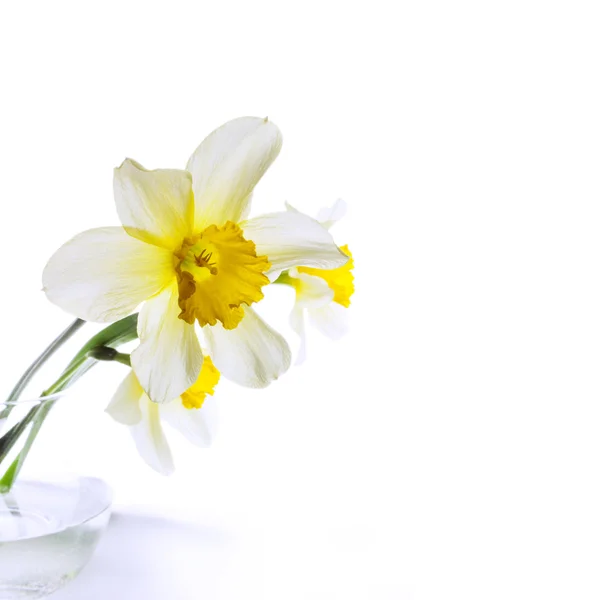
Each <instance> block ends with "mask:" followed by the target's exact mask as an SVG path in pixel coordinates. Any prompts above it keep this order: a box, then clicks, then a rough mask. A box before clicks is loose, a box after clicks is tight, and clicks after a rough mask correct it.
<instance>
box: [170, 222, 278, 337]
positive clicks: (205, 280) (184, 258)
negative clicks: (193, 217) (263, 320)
mask: <svg viewBox="0 0 600 600" xmlns="http://www.w3.org/2000/svg"><path fill="white" fill-rule="evenodd" d="M270 266H271V265H270V263H269V261H268V259H267V257H266V256H257V255H256V246H255V245H254V242H251V241H250V240H247V239H245V238H244V236H243V235H242V230H241V229H240V228H239V227H238V226H237V225H236V224H235V223H232V222H231V221H228V222H227V223H225V225H223V226H222V227H217V226H216V225H211V226H210V227H207V228H206V229H205V230H204V231H202V233H200V234H198V235H195V236H193V237H192V238H189V239H186V240H184V243H183V245H182V246H181V248H180V249H179V250H178V251H177V252H176V253H175V271H176V273H177V283H178V287H179V308H180V309H181V313H180V315H179V318H180V319H183V320H184V321H185V322H186V323H189V324H190V325H192V324H193V323H194V322H195V321H198V323H199V324H200V326H202V327H203V326H204V325H216V323H217V321H220V322H221V323H222V324H223V327H225V329H233V328H234V327H236V326H237V325H238V323H239V322H240V321H241V320H242V317H243V316H244V309H243V307H242V304H246V305H248V306H249V305H250V304H252V303H253V302H258V301H259V300H261V299H262V298H263V293H262V290H261V288H262V286H264V285H266V284H267V283H269V278H268V277H267V276H266V275H265V274H264V273H265V271H267V270H268V269H269V267H270Z"/></svg>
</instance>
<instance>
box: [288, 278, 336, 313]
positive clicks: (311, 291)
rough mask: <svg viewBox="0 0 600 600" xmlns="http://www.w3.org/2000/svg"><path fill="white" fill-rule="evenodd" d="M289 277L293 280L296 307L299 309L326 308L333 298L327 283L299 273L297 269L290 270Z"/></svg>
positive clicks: (321, 279) (332, 292)
mask: <svg viewBox="0 0 600 600" xmlns="http://www.w3.org/2000/svg"><path fill="white" fill-rule="evenodd" d="M290 277H292V279H295V283H294V287H295V289H296V306H298V307H300V308H319V307H320V306H327V305H328V304H329V303H330V302H331V301H332V300H333V297H334V291H333V290H332V289H331V288H330V287H329V286H328V285H327V282H326V281H325V280H324V279H323V278H321V277H316V276H315V275H308V274H307V273H299V272H298V270H297V269H291V270H290Z"/></svg>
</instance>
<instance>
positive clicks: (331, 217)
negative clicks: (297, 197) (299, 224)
mask: <svg viewBox="0 0 600 600" xmlns="http://www.w3.org/2000/svg"><path fill="white" fill-rule="evenodd" d="M285 207H286V209H287V210H289V211H291V212H300V211H299V210H298V209H297V208H294V207H293V206H292V205H291V204H290V203H289V202H286V203H285ZM347 208H348V206H347V204H346V202H345V201H344V200H342V199H341V198H338V199H337V200H336V201H335V202H334V203H333V205H332V206H329V207H325V208H321V209H320V210H319V212H318V213H317V217H316V220H317V221H318V222H319V223H321V225H323V227H325V229H330V228H331V227H332V226H333V225H335V224H336V223H337V222H338V221H339V220H340V219H341V218H342V217H343V216H344V215H345V214H346V210H347Z"/></svg>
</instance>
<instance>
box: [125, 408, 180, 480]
mask: <svg viewBox="0 0 600 600" xmlns="http://www.w3.org/2000/svg"><path fill="white" fill-rule="evenodd" d="M140 408H141V411H142V421H141V422H140V423H138V424H137V425H134V426H133V427H131V429H130V431H131V435H132V436H133V440H134V441H135V445H136V447H137V449H138V452H139V453H140V456H141V457H142V458H143V459H144V460H145V461H146V463H148V465H149V466H150V467H152V468H153V469H154V470H155V471H158V472H159V473H161V474H162V475H171V473H173V471H174V470H175V466H174V465H173V456H172V455H171V450H170V449H169V444H168V443H167V438H166V437H165V433H164V431H163V428H162V425H161V422H160V407H159V406H158V404H155V403H154V402H150V400H149V399H148V398H147V397H144V398H143V399H142V401H141V403H140Z"/></svg>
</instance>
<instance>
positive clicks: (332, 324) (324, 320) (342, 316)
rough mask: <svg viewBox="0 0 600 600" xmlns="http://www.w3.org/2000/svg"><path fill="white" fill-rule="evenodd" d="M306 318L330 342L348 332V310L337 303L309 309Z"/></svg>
mask: <svg viewBox="0 0 600 600" xmlns="http://www.w3.org/2000/svg"><path fill="white" fill-rule="evenodd" d="M308 318H309V320H310V322H311V325H313V326H314V327H315V328H316V329H318V330H319V331H320V332H321V333H322V334H323V335H326V336H327V337H328V338H330V339H332V340H339V339H340V338H341V337H343V336H344V335H345V334H346V333H347V331H348V309H347V308H344V307H343V306H341V305H340V304H338V303H337V302H332V303H331V304H330V305H329V306H322V307H320V308H311V309H310V310H309V311H308Z"/></svg>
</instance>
